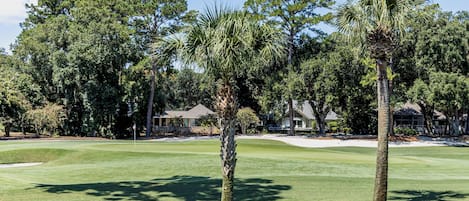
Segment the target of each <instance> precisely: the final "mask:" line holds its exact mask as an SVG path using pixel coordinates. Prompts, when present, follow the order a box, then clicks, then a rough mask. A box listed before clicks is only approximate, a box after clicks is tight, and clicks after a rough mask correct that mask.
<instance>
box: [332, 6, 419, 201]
mask: <svg viewBox="0 0 469 201" xmlns="http://www.w3.org/2000/svg"><path fill="white" fill-rule="evenodd" d="M415 5H416V4H415V2H411V1H410V0H358V1H353V0H350V1H349V2H348V3H347V4H345V5H343V6H342V7H340V8H339V12H338V18H337V20H338V21H337V24H338V27H339V30H340V31H341V32H343V33H345V34H346V35H347V36H349V39H350V40H355V41H357V42H359V43H360V44H362V47H366V48H367V50H368V53H369V56H370V57H371V58H373V59H374V60H375V61H376V71H377V88H378V150H377V160H376V178H375V189H374V200H375V201H382V200H386V199H387V181H388V135H389V134H390V132H391V129H392V128H391V126H392V124H391V113H390V105H389V103H390V102H389V98H390V90H389V79H388V75H387V68H388V66H389V64H390V61H391V56H392V54H393V52H394V50H395V49H396V47H397V44H398V39H399V37H400V36H402V34H404V31H405V29H404V28H405V24H406V22H407V21H408V19H409V18H410V17H411V10H412V8H413V7H414V6H415Z"/></svg>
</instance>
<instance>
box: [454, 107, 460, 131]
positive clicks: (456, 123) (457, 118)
mask: <svg viewBox="0 0 469 201" xmlns="http://www.w3.org/2000/svg"><path fill="white" fill-rule="evenodd" d="M454 111H455V112H454V113H455V115H454V120H453V133H454V135H455V136H459V134H460V133H459V110H458V109H455V110H454Z"/></svg>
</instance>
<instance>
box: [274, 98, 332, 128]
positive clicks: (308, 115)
mask: <svg viewBox="0 0 469 201" xmlns="http://www.w3.org/2000/svg"><path fill="white" fill-rule="evenodd" d="M293 109H294V110H295V112H294V117H293V123H294V127H295V131H308V132H309V131H312V130H317V128H313V125H317V124H315V123H313V122H315V121H316V120H315V119H316V118H315V117H314V112H313V108H312V107H311V104H309V102H308V101H304V102H303V103H302V104H298V101H293ZM339 119H340V117H339V116H338V115H337V114H336V113H335V112H334V111H330V112H329V113H327V116H326V122H330V121H337V120H339ZM289 128H290V118H289V111H287V112H286V113H285V115H284V117H283V118H282V120H281V122H280V127H277V128H274V127H272V128H269V130H277V131H278V130H288V129H289Z"/></svg>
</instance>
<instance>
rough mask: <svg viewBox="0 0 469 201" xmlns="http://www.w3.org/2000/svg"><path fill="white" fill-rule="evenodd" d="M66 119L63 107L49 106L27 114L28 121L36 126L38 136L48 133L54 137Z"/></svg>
mask: <svg viewBox="0 0 469 201" xmlns="http://www.w3.org/2000/svg"><path fill="white" fill-rule="evenodd" d="M64 119H65V110H64V109H63V107H62V106H61V105H57V104H47V105H45V106H44V107H43V108H39V109H33V110H29V111H27V112H26V120H27V121H29V123H30V124H32V125H33V126H34V129H35V130H36V134H37V135H41V134H43V133H44V132H48V133H49V134H50V135H53V134H54V133H55V132H57V130H58V129H59V128H60V126H61V125H62V123H63V121H64Z"/></svg>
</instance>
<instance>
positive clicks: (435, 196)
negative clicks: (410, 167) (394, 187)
mask: <svg viewBox="0 0 469 201" xmlns="http://www.w3.org/2000/svg"><path fill="white" fill-rule="evenodd" d="M391 193H393V194H395V195H394V196H391V197H390V198H389V200H407V201H429V200H431V201H446V200H465V199H466V198H467V197H469V193H459V192H456V191H417V190H402V191H392V192H391Z"/></svg>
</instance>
